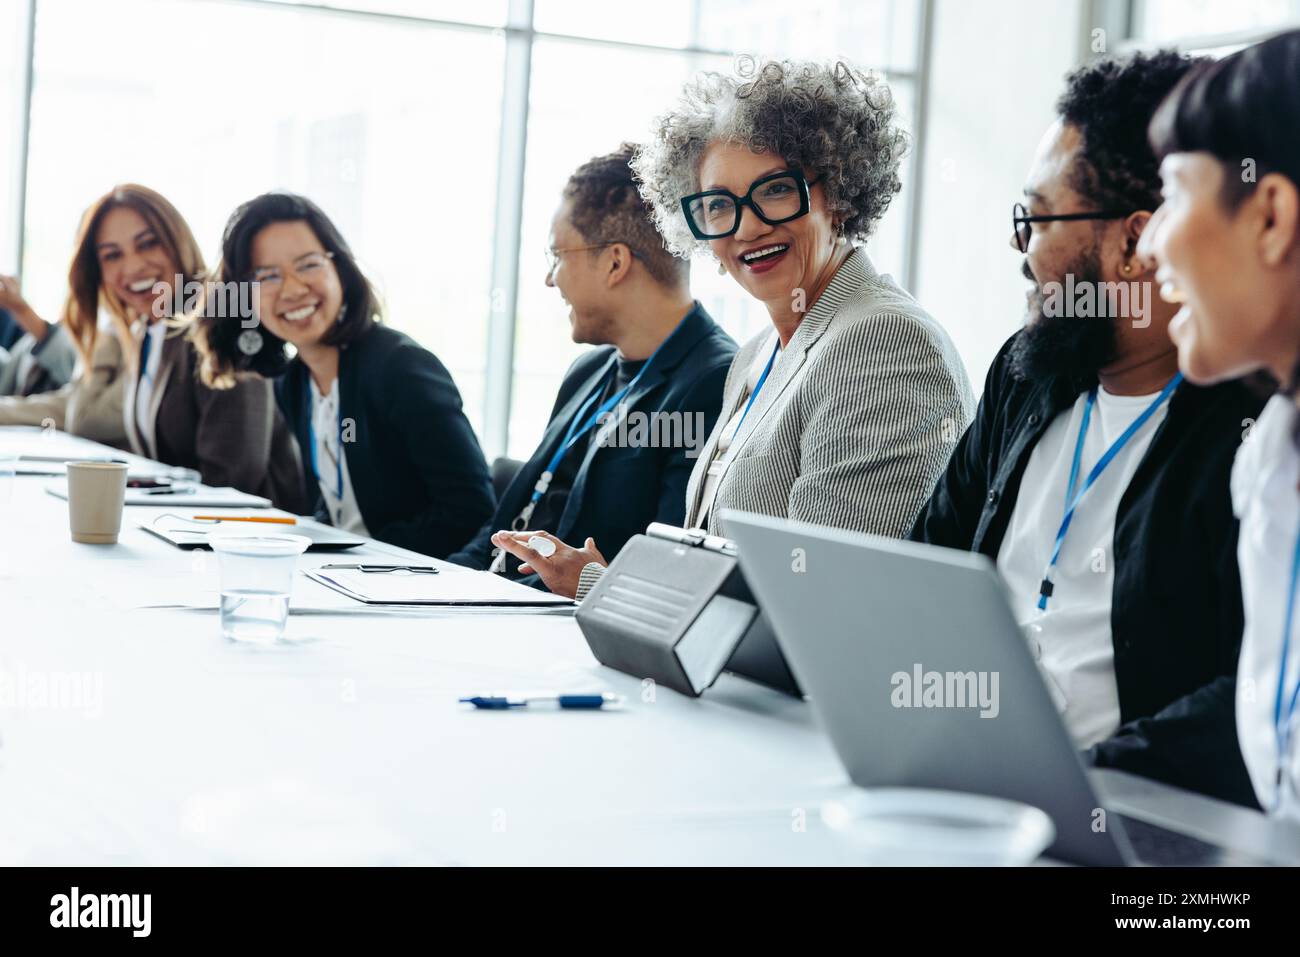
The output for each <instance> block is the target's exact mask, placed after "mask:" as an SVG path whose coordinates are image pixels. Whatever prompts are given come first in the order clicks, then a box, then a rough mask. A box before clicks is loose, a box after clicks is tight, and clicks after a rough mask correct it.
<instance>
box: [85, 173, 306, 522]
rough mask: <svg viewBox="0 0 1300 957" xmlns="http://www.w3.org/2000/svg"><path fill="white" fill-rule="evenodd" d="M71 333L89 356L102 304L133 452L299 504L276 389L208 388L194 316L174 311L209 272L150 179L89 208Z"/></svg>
mask: <svg viewBox="0 0 1300 957" xmlns="http://www.w3.org/2000/svg"><path fill="white" fill-rule="evenodd" d="M70 278H71V283H70V286H71V289H70V293H69V301H68V306H67V309H66V310H65V315H64V322H65V323H66V325H67V331H68V333H69V334H70V335H71V336H72V339H73V341H74V342H75V343H76V344H77V348H78V350H79V351H80V353H81V357H82V359H83V361H85V362H86V363H88V364H89V363H91V361H92V357H93V356H94V354H95V350H96V347H97V345H98V344H99V339H100V336H101V331H100V329H99V326H98V321H97V319H98V313H99V309H100V306H101V305H102V306H104V307H106V308H107V310H108V312H109V314H110V315H111V316H112V321H113V334H114V336H115V337H116V339H117V341H118V343H119V345H120V347H121V351H122V354H123V356H124V359H125V365H126V375H125V382H124V393H123V410H122V421H123V424H124V426H125V432H126V437H127V440H128V442H129V444H130V448H131V449H132V451H134V452H136V453H137V454H140V455H144V456H147V457H149V458H152V459H156V460H158V461H160V462H164V463H166V464H168V465H173V466H179V467H183V468H189V469H194V470H195V471H197V472H198V473H199V474H200V475H201V476H202V477H203V482H204V484H206V485H212V486H230V487H233V488H237V489H239V490H240V491H242V492H247V493H250V494H254V495H263V496H265V497H267V498H269V499H271V500H272V501H273V502H274V503H275V504H276V505H277V506H279V507H280V508H285V509H288V510H290V511H294V512H297V511H300V510H301V506H302V483H301V479H300V478H299V474H300V465H299V458H298V450H297V447H296V446H295V444H294V440H293V436H292V435H291V434H290V433H289V430H288V427H287V426H286V425H285V423H284V420H283V419H282V418H281V417H280V415H279V413H278V412H277V410H276V406H275V399H274V397H273V395H272V393H271V385H270V383H269V382H267V381H265V380H263V379H246V380H242V381H240V382H237V383H235V384H234V385H233V387H231V388H229V389H213V388H209V387H208V386H205V385H204V384H203V383H202V382H201V381H200V380H199V376H198V374H197V370H198V353H197V351H196V350H195V348H194V345H193V343H192V342H191V341H190V338H189V336H188V335H186V331H187V328H188V323H187V322H185V321H184V320H182V319H180V318H177V317H175V316H174V315H172V313H173V312H174V310H173V309H172V303H173V301H174V300H176V299H180V298H181V296H180V294H181V293H182V292H186V293H187V292H188V290H189V289H191V288H194V286H193V284H201V283H202V282H203V280H204V279H205V278H206V268H205V266H204V262H203V254H202V253H201V252H200V251H199V246H198V243H197V242H196V241H195V239H194V234H193V233H192V232H191V230H190V227H189V225H188V224H187V223H186V222H185V220H184V219H183V218H182V217H181V215H180V213H179V212H177V211H176V208H175V207H174V206H173V205H172V204H171V203H170V202H168V201H167V200H166V199H165V198H164V197H163V196H161V195H159V194H158V193H156V192H154V191H153V190H151V189H148V188H146V187H144V186H138V185H135V184H125V185H121V186H117V187H114V188H113V189H112V190H111V191H110V192H108V193H107V194H105V195H104V196H102V197H100V198H99V199H98V200H96V201H95V203H94V204H93V205H92V206H91V207H90V209H89V210H88V211H87V213H86V215H85V218H84V219H83V221H82V225H81V230H80V233H79V235H78V238H77V245H76V252H75V253H74V254H73V261H72V269H71V274H70Z"/></svg>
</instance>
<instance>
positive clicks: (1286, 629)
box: [1273, 535, 1300, 802]
mask: <svg viewBox="0 0 1300 957" xmlns="http://www.w3.org/2000/svg"><path fill="white" fill-rule="evenodd" d="M1297 584H1300V535H1297V536H1296V542H1295V556H1294V557H1293V558H1292V559H1291V588H1290V590H1289V591H1288V592H1287V596H1286V619H1285V621H1284V622H1283V624H1282V655H1281V661H1279V662H1278V666H1277V700H1276V702H1275V703H1274V705H1273V723H1274V725H1275V726H1276V728H1277V785H1278V789H1277V801H1278V802H1280V801H1281V799H1282V782H1283V779H1284V778H1285V776H1286V750H1287V745H1288V744H1289V743H1290V739H1291V723H1292V722H1291V719H1292V718H1293V717H1294V716H1295V709H1296V700H1297V699H1300V681H1297V682H1296V686H1295V688H1294V689H1292V691H1291V698H1290V700H1289V701H1288V700H1287V699H1286V665H1287V658H1288V657H1290V653H1291V625H1292V623H1293V622H1294V621H1295V605H1296V585H1297ZM1284 701H1285V702H1286V710H1285V713H1284V712H1283V702H1284Z"/></svg>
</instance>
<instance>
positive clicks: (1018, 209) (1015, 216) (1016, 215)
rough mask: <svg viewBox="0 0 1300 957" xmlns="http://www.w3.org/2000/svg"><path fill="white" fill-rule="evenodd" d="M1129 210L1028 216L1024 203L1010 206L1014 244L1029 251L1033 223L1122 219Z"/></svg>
mask: <svg viewBox="0 0 1300 957" xmlns="http://www.w3.org/2000/svg"><path fill="white" fill-rule="evenodd" d="M1129 212H1131V210H1127V211H1120V210H1105V209H1102V210H1097V211H1096V212H1092V213H1060V214H1057V215H1055V216H1030V215H1029V210H1028V209H1026V208H1025V204H1024V203H1016V204H1015V205H1013V206H1012V207H1011V228H1012V229H1014V230H1015V233H1016V245H1017V246H1019V247H1020V251H1021V252H1022V253H1026V252H1029V237H1030V236H1032V235H1033V234H1034V223H1060V222H1070V221H1073V220H1081V219H1123V218H1124V217H1125V216H1127V215H1128V214H1129Z"/></svg>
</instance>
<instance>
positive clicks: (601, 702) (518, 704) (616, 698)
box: [460, 692, 623, 711]
mask: <svg viewBox="0 0 1300 957" xmlns="http://www.w3.org/2000/svg"><path fill="white" fill-rule="evenodd" d="M460 703H461V704H472V705H473V706H474V707H476V708H479V709H482V710H485V711H505V710H507V709H509V708H527V707H528V706H530V705H534V704H554V705H556V706H558V707H560V708H569V709H574V710H587V711H594V710H596V709H599V708H607V707H610V706H611V705H614V706H617V705H621V704H622V703H623V696H622V695H621V694H610V693H609V692H605V693H603V694H545V695H475V696H474V697H472V698H461V699H460Z"/></svg>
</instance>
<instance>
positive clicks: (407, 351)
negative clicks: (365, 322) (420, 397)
mask: <svg viewBox="0 0 1300 957" xmlns="http://www.w3.org/2000/svg"><path fill="white" fill-rule="evenodd" d="M343 348H344V349H348V350H353V351H355V352H356V354H357V356H358V357H364V358H365V359H366V360H368V361H383V360H385V359H388V358H391V357H392V356H393V355H394V354H403V355H414V354H416V353H417V352H420V351H423V352H428V350H427V349H425V348H424V346H422V345H420V344H419V343H418V342H416V341H415V340H414V339H412V338H411V337H410V336H408V335H407V334H406V333H405V332H401V331H400V330H397V329H394V328H393V327H392V326H389V325H386V324H384V323H382V322H378V321H376V322H372V323H371V324H370V326H369V327H368V328H366V330H365V331H364V332H362V333H361V334H360V335H358V336H357V337H356V338H355V339H353V340H352V341H351V342H349V343H348V344H347V345H346V346H344V347H343Z"/></svg>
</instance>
